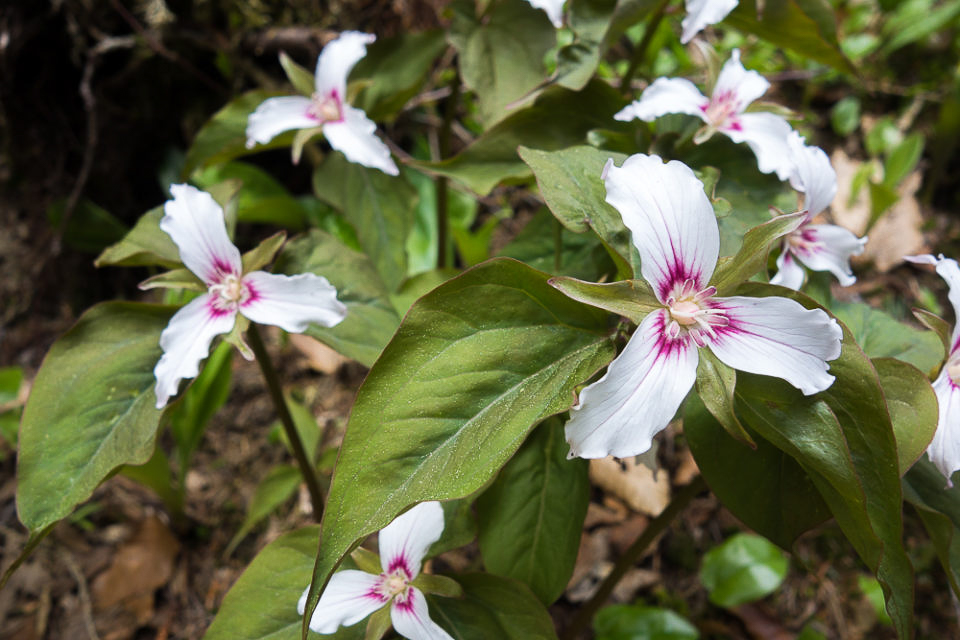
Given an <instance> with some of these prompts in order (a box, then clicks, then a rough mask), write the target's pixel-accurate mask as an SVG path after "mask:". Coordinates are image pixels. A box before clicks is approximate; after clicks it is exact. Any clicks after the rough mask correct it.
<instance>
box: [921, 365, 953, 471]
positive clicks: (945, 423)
mask: <svg viewBox="0 0 960 640" xmlns="http://www.w3.org/2000/svg"><path fill="white" fill-rule="evenodd" d="M949 364H950V363H949V361H948V362H947V364H945V365H944V366H943V370H942V371H941V372H940V375H939V376H937V379H936V380H935V381H934V383H933V392H934V393H935V394H936V395H937V403H938V404H939V406H940V419H939V420H938V422H937V431H936V433H934V434H933V441H932V442H931V443H930V446H929V447H927V455H929V456H930V461H931V462H933V464H934V465H935V466H936V467H937V469H938V470H939V471H940V473H942V474H943V475H944V477H946V479H947V486H948V487H952V486H953V483H952V482H951V481H950V476H952V475H953V472H954V471H956V470H957V469H960V386H957V384H956V383H955V382H954V381H953V380H951V379H950V375H949V372H948V368H949Z"/></svg>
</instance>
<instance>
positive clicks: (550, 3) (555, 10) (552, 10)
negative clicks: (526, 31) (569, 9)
mask: <svg viewBox="0 0 960 640" xmlns="http://www.w3.org/2000/svg"><path fill="white" fill-rule="evenodd" d="M566 1H567V0H527V2H529V3H530V5H531V6H532V7H534V8H536V9H543V10H544V11H545V12H546V14H547V17H548V18H550V22H552V23H553V26H555V27H556V28H557V29H559V28H560V27H562V26H563V5H564V3H565V2H566Z"/></svg>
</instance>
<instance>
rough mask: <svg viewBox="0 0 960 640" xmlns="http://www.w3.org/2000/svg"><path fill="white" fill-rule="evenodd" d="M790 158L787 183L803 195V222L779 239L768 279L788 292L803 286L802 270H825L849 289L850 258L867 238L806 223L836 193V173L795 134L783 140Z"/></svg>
mask: <svg viewBox="0 0 960 640" xmlns="http://www.w3.org/2000/svg"><path fill="white" fill-rule="evenodd" d="M787 144H788V146H789V148H790V154H791V157H792V158H793V164H794V167H795V169H794V173H793V175H792V176H790V184H792V185H793V188H794V189H796V190H797V191H802V192H803V193H804V194H805V200H804V205H805V206H806V209H807V216H806V222H804V223H803V224H802V225H801V226H800V227H799V228H797V229H796V230H795V231H793V232H792V233H790V234H789V235H788V236H787V237H785V238H784V240H783V251H782V252H781V253H780V257H778V258H777V269H778V271H777V273H776V275H774V276H773V277H772V278H771V279H770V283H771V284H779V285H782V286H784V287H790V288H791V289H799V288H800V287H801V286H802V285H803V280H804V273H803V268H801V267H800V265H799V264H797V263H798V262H801V263H803V264H804V265H806V267H807V268H808V269H813V270H814V271H829V272H831V273H833V275H835V276H836V277H837V280H839V281H840V284H841V285H843V286H845V287H849V286H850V285H852V284H853V283H854V282H856V281H857V279H856V277H854V275H853V270H852V269H851V268H850V256H858V255H860V254H861V253H863V247H864V245H865V244H867V237H866V236H864V237H862V238H858V237H857V236H856V235H855V234H854V233H853V232H852V231H850V230H848V229H844V228H843V227H839V226H837V225H835V224H810V221H811V220H813V218H815V217H816V216H817V215H819V214H820V213H821V212H822V211H823V210H824V209H826V208H827V207H828V206H830V203H831V202H832V201H833V197H834V196H835V195H836V193H837V174H836V172H835V171H834V170H833V166H831V164H830V159H829V158H828V157H827V154H826V153H824V152H823V149H820V148H819V147H808V146H806V145H804V144H803V138H802V137H800V134H799V133H797V132H795V131H794V132H791V133H790V137H789V138H788V139H787Z"/></svg>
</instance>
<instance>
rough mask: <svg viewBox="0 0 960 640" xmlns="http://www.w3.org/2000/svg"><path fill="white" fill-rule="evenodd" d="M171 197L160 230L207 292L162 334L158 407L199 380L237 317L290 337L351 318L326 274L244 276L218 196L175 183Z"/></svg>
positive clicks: (260, 273) (254, 273)
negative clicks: (187, 382) (184, 383)
mask: <svg viewBox="0 0 960 640" xmlns="http://www.w3.org/2000/svg"><path fill="white" fill-rule="evenodd" d="M170 193H171V194H172V195H173V200H168V201H167V202H166V204H164V207H163V209H164V213H165V215H164V216H163V218H162V219H161V220H160V228H161V229H163V230H164V231H166V232H167V233H168V234H169V235H170V237H171V238H173V241H174V242H175V243H176V245H177V247H178V248H179V249H180V260H181V261H182V262H183V264H184V266H185V267H186V268H187V269H189V270H190V271H192V272H193V274H194V275H196V276H197V277H198V278H199V279H200V280H201V281H202V282H203V283H204V285H206V287H207V292H206V293H204V294H202V295H200V296H198V297H196V298H194V299H193V300H191V301H190V302H189V303H187V304H186V305H185V306H184V307H183V308H182V309H180V310H179V311H177V313H176V314H174V316H173V317H172V318H171V319H170V324H168V325H167V328H166V329H164V330H163V333H161V334H160V347H161V348H162V349H163V357H161V358H160V361H159V362H158V363H157V366H156V367H155V368H154V370H153V373H154V375H155V376H156V378H157V386H156V395H157V408H158V409H162V408H163V407H165V406H166V404H167V402H168V401H169V400H170V397H171V396H173V395H176V393H177V387H178V385H179V384H180V381H181V380H182V379H184V378H193V377H195V376H196V375H197V373H198V372H199V368H200V361H201V360H203V359H204V358H206V357H207V354H208V353H209V352H210V343H211V341H213V339H214V338H215V337H216V336H218V335H221V334H224V333H228V332H229V331H231V330H232V329H233V327H234V324H235V323H236V319H237V314H238V313H239V314H242V315H243V316H245V317H246V318H248V319H249V320H252V321H254V322H259V323H261V324H272V325H276V326H278V327H280V328H282V329H284V330H285V331H289V332H291V333H302V332H303V331H306V329H307V326H308V325H309V324H310V323H316V324H319V325H323V326H325V327H332V326H334V325H335V324H337V323H339V322H340V321H341V320H343V319H344V318H345V317H346V314H347V308H346V307H345V306H344V305H343V303H341V302H340V301H339V300H337V290H336V289H335V288H334V287H333V285H331V284H330V283H329V282H328V281H327V279H326V278H324V277H322V276H317V275H314V274H312V273H301V274H299V275H295V276H285V275H278V274H273V273H267V272H266V271H251V272H250V273H244V272H243V264H242V261H241V258H240V251H239V250H238V249H237V248H236V247H235V246H234V245H233V243H232V242H230V238H229V237H228V236H227V227H226V224H225V223H224V218H223V209H221V208H220V205H218V204H217V203H216V201H214V199H213V197H212V196H211V195H210V194H209V193H206V192H205V191H200V190H199V189H197V188H196V187H192V186H190V185H186V184H175V185H172V186H171V187H170Z"/></svg>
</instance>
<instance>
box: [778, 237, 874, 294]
mask: <svg viewBox="0 0 960 640" xmlns="http://www.w3.org/2000/svg"><path fill="white" fill-rule="evenodd" d="M798 232H799V233H802V234H803V237H804V238H806V239H809V240H811V241H812V242H811V243H810V244H807V245H806V246H805V247H804V248H800V247H797V248H796V249H794V251H793V253H794V255H795V256H796V258H797V260H799V261H800V262H802V263H803V264H805V265H806V266H807V268H808V269H813V270H814V271H829V272H830V273H832V274H833V275H835V276H836V277H837V280H838V281H839V282H840V284H841V285H843V286H844V287H849V286H850V285H852V284H853V283H854V282H856V281H857V278H856V277H855V276H854V275H853V269H851V268H850V256H858V255H860V254H861V253H863V247H864V245H865V244H867V237H866V236H864V237H862V238H858V237H857V236H856V235H854V233H853V232H852V231H850V230H849V229H844V228H843V227H838V226H837V225H835V224H811V225H807V226H805V227H803V228H802V229H800V230H798ZM771 282H773V281H772V280H771ZM774 284H777V283H774Z"/></svg>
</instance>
